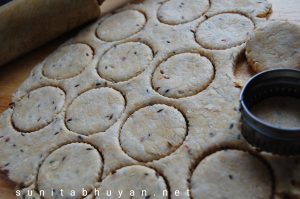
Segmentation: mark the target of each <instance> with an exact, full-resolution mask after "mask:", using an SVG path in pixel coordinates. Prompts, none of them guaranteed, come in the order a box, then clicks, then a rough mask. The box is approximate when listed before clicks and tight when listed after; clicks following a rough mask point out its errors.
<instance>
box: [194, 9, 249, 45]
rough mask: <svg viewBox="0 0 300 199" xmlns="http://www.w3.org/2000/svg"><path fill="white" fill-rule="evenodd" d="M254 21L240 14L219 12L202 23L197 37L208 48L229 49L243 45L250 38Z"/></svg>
mask: <svg viewBox="0 0 300 199" xmlns="http://www.w3.org/2000/svg"><path fill="white" fill-rule="evenodd" d="M253 30H254V24H253V22H252V21H251V20H250V19H249V18H247V17H245V16H243V15H240V14H231V13H225V14H219V15H215V16H213V17H211V18H208V19H207V20H206V21H204V22H203V23H201V24H200V26H199V27H198V29H197V32H196V39H197V41H198V42H199V44H200V45H202V46H203V47H205V48H208V49H227V48H231V47H235V46H238V45H241V44H242V43H244V42H246V41H247V40H248V39H250V36H251V34H252V32H253Z"/></svg>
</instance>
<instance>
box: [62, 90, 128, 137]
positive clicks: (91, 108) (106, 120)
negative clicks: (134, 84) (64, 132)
mask: <svg viewBox="0 0 300 199" xmlns="http://www.w3.org/2000/svg"><path fill="white" fill-rule="evenodd" d="M124 108H125V100H124V98H123V96H122V94H121V93H120V92H118V91H116V90H114V89H112V88H100V89H93V90H90V91H87V92H85V93H83V94H82V95H80V96H79V97H77V98H76V99H75V100H74V101H73V102H72V104H71V105H70V106H69V107H68V109H67V112H66V119H65V120H66V124H67V127H68V128H70V130H71V131H74V132H77V133H80V134H83V135H90V134H93V133H97V132H104V131H105V130H106V129H108V128H109V127H110V126H111V125H113V124H114V123H115V122H116V121H117V120H118V119H119V117H120V116H121V114H122V112H123V110H124Z"/></svg>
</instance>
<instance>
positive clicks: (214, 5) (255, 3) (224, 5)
mask: <svg viewBox="0 0 300 199" xmlns="http://www.w3.org/2000/svg"><path fill="white" fill-rule="evenodd" d="M210 1H211V7H210V9H209V12H210V13H221V12H241V11H242V12H247V13H250V14H251V15H253V16H257V17H266V16H267V15H268V14H269V13H270V11H271V9H272V4H270V3H269V2H268V1H267V0H242V1H241V0H226V1H224V0H210Z"/></svg>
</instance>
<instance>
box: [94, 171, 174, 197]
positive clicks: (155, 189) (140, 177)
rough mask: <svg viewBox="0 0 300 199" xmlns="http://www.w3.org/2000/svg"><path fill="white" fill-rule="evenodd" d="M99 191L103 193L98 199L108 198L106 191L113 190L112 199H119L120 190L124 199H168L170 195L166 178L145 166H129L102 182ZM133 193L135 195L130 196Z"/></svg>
mask: <svg viewBox="0 0 300 199" xmlns="http://www.w3.org/2000/svg"><path fill="white" fill-rule="evenodd" d="M99 190H102V191H100V195H99V196H98V197H96V199H102V198H108V197H107V195H106V190H111V192H112V196H111V197H112V198H119V197H120V196H119V193H118V190H122V191H123V193H122V197H121V198H124V199H129V198H133V199H136V198H147V199H148V198H158V199H161V198H165V199H166V198H168V196H166V195H168V194H169V192H168V189H167V184H166V182H165V180H164V178H163V177H162V176H160V175H159V174H158V173H157V172H156V171H155V170H153V169H150V168H147V167H144V166H128V167H124V168H121V169H119V170H117V171H116V172H114V173H113V174H111V175H110V176H108V177H106V178H105V179H104V180H103V181H102V183H101V185H100V187H99ZM132 191H133V192H132ZM143 191H146V192H143ZM131 192H132V193H134V194H135V195H134V196H133V195H132V196H130V194H132V193H131ZM166 193H167V194H166Z"/></svg>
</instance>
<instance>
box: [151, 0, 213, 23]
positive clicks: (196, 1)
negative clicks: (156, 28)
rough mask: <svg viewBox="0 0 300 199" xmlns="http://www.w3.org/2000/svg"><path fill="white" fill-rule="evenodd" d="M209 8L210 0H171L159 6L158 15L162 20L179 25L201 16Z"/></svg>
mask: <svg viewBox="0 0 300 199" xmlns="http://www.w3.org/2000/svg"><path fill="white" fill-rule="evenodd" d="M208 8H209V1H208V0H170V1H167V2H165V3H164V4H163V5H162V6H161V7H160V8H159V10H158V14H157V15H158V19H159V20H160V21H161V22H163V23H166V24H170V25H177V24H181V23H186V22H189V21H192V20H194V19H197V18H199V17H200V16H201V15H203V14H204V12H205V11H206V10H207V9H208Z"/></svg>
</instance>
